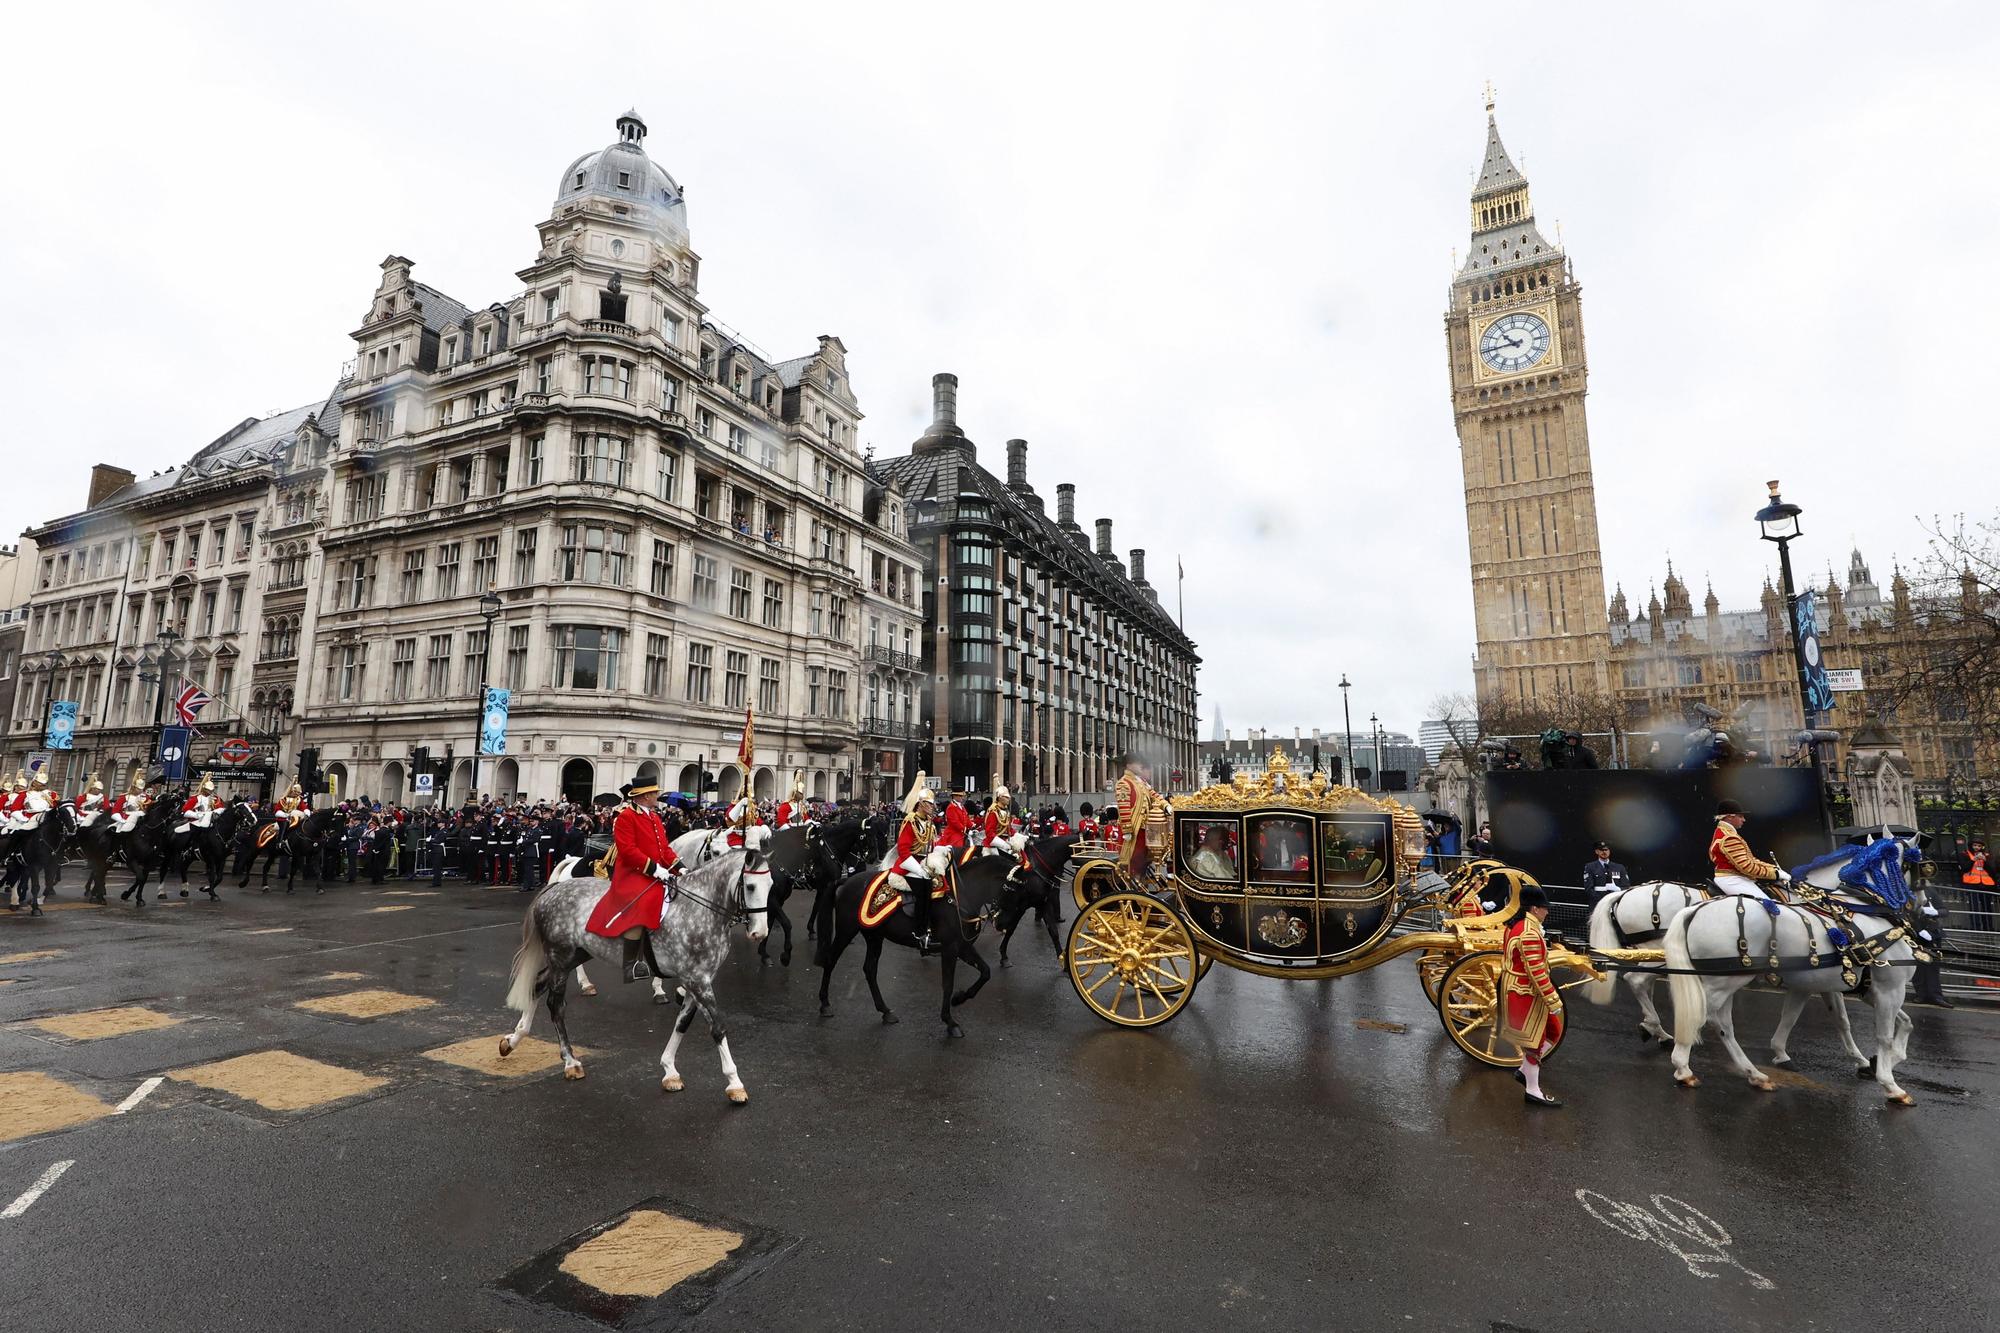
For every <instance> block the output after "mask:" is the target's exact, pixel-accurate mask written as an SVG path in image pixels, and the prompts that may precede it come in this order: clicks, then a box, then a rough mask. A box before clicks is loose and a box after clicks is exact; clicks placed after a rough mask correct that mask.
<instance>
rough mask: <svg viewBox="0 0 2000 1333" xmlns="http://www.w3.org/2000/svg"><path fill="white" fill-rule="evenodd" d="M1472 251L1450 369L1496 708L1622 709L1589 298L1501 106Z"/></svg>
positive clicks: (1479, 616)
mask: <svg viewBox="0 0 2000 1333" xmlns="http://www.w3.org/2000/svg"><path fill="white" fill-rule="evenodd" d="M1486 113H1487V114H1486V151H1485V156H1484V157H1483V158H1482V159H1481V162H1480V168H1479V174H1478V177H1477V179H1476V180H1475V181H1474V182H1473V187H1472V200H1471V224H1472V243H1471V246H1470V248H1469V250H1468V251H1467V253H1466V259H1465V262H1464V264H1462V265H1460V266H1459V268H1458V272H1457V275H1456V277H1455V278H1454V279H1453V281H1452V284H1451V294H1450V308H1449V309H1448V310H1447V311H1446V312H1445V319H1444V325H1445V355H1446V362H1447V364H1448V365H1449V367H1450V370H1451V400H1452V417H1453V420H1454V422H1455V424H1456V426H1457V430H1458V442H1459V457H1460V462H1461V465H1462V468H1463V472H1464V479H1465V521H1466V529H1467V534H1468V537H1469V539H1470V545H1471V557H1472V603H1473V614H1474V617H1475V623H1476V633H1477V641H1478V645H1479V648H1478V659H1477V662H1476V663H1475V666H1474V680H1475V685H1476V687H1477V690H1478V693H1479V695H1480V697H1481V698H1490V697H1495V696H1503V697H1505V698H1507V699H1510V700H1515V701H1519V702H1522V703H1527V704H1534V703H1536V702H1543V703H1554V702H1557V701H1558V700H1560V699H1562V698H1563V697H1564V696H1577V695H1597V696H1602V695H1607V694H1609V692H1610V691H1609V688H1608V687H1609V681H1608V680H1607V677H1606V659H1607V658H1608V656H1609V654H1610V646H1611V644H1610V636H1609V633H1608V631H1607V628H1606V623H1605V601H1604V562H1603V557H1602V556H1601V554H1600V553H1599V549H1598V538H1597V499H1596V493H1595V490H1594V488H1593V485H1592V481H1591V471H1590V427H1589V424H1588V422H1587V421H1586V420H1585V417H1584V409H1583V398H1584V389H1585V382H1586V378H1587V375H1588V364H1587V362H1586V360H1585V357H1584V342H1583V306H1582V299H1581V298H1582V289H1581V288H1580V287H1579V286H1578V285H1577V282H1576V278H1575V274H1574V273H1573V272H1572V271H1571V269H1570V265H1569V261H1568V259H1567V258H1566V257H1565V256H1564V254H1563V252H1562V250H1561V249H1560V248H1559V247H1557V246H1556V245H1554V244H1551V243H1550V241H1549V240H1548V238H1547V237H1545V236H1544V235H1543V234H1542V232H1541V230H1540V228H1539V227H1537V226H1536V224H1535V210H1534V205H1533V203H1532V201H1531V199H1530V197H1529V194H1528V179H1527V177H1526V176H1524V175H1522V174H1521V171H1520V170H1519V168H1517V167H1516V166H1515V165H1514V161H1513V159H1512V158H1511V157H1509V156H1508V154H1507V148H1506V145H1504V144H1503V143H1502V142H1501V141H1500V127H1499V123H1498V121H1497V120H1496V119H1495V118H1494V115H1493V93H1492V88H1491V86H1490V85H1489V86H1488V88H1487V93H1486Z"/></svg>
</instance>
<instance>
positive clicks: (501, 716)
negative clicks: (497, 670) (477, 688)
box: [479, 685, 514, 754]
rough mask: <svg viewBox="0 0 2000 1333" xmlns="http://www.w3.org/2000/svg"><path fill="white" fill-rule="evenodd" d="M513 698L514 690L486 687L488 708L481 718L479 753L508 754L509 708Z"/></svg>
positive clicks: (481, 713)
mask: <svg viewBox="0 0 2000 1333" xmlns="http://www.w3.org/2000/svg"><path fill="white" fill-rule="evenodd" d="M513 698H514V692H513V691H512V690H503V689H500V688H498V687H496V686H492V685H489V686H487V687H486V706H485V708H484V709H482V710H481V712H480V717H479V753H481V754H505V753H507V708H508V705H509V704H510V703H511V702H512V701H513Z"/></svg>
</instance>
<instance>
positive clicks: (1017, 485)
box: [1007, 440, 1028, 491]
mask: <svg viewBox="0 0 2000 1333" xmlns="http://www.w3.org/2000/svg"><path fill="white" fill-rule="evenodd" d="M1007 489H1008V490H1010V491H1025V490H1027V489H1028V442H1027V441H1026V440H1009V441H1007Z"/></svg>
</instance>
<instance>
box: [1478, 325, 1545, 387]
mask: <svg viewBox="0 0 2000 1333" xmlns="http://www.w3.org/2000/svg"><path fill="white" fill-rule="evenodd" d="M1548 354H1549V326H1548V322H1547V321H1546V320H1544V319H1543V318H1542V317H1541V316H1540V315H1534V314H1529V313H1528V312H1526V311H1516V312H1515V313H1514V314H1511V315H1502V316H1501V317H1500V318H1498V319H1496V320H1494V321H1493V322H1492V323H1491V324H1488V325H1487V326H1486V331H1485V332H1483V333H1481V334H1480V335H1479V359H1480V360H1482V361H1484V362H1485V363H1486V366H1487V368H1488V369H1489V370H1492V371H1494V372H1495V373H1496V374H1501V375H1511V374H1513V373H1514V372H1515V371H1517V370H1526V369H1527V368H1528V367H1529V366H1532V365H1534V364H1535V363H1536V362H1537V361H1540V360H1541V359H1542V358H1543V357H1545V356H1547V355H1548Z"/></svg>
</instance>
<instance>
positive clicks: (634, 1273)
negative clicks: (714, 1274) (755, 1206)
mask: <svg viewBox="0 0 2000 1333" xmlns="http://www.w3.org/2000/svg"><path fill="white" fill-rule="evenodd" d="M742 1243H743V1237H742V1236H741V1235H739V1234H738V1233H736V1232H734V1231H723V1230H721V1229H720V1228H717V1227H705V1226H702V1225H701V1224H700V1223H698V1222H690V1221H688V1220H687V1219H686V1218H681V1217H670V1216H668V1215H667V1214H666V1213H658V1212H652V1211H650V1210H649V1211H646V1212H638V1213H633V1214H632V1215H631V1216H630V1217H627V1218H626V1219H625V1220H624V1221H623V1222H620V1223H619V1224H618V1225H617V1226H615V1227H612V1228H611V1229H610V1230H608V1231H605V1232H602V1233H601V1234H599V1235H596V1236H592V1237H591V1238H590V1239H589V1240H587V1241H585V1242H584V1243H583V1244H581V1245H579V1246H577V1247H576V1248H575V1249H574V1250H571V1251H570V1252H569V1254H568V1255H567V1256H566V1257H564V1259H563V1261H562V1271H563V1272H565V1273H567V1274H569V1275H570V1276H571V1277H573V1278H575V1279H576V1280H577V1281H579V1282H582V1283H586V1284H587V1285H589V1286H592V1287H595V1288H597V1290H599V1291H601V1292H604V1293H605V1294H606V1295H608V1296H643V1297H648V1298H650V1297H654V1296H659V1295H662V1294H664V1293H665V1292H666V1291H668V1290H669V1289H671V1288H672V1287H673V1286H674V1285H675V1284H676V1283H679V1282H681V1281H684V1280H685V1279H687V1278H691V1277H693V1276H695V1275H696V1274H697V1273H705V1272H707V1271H708V1270H709V1269H711V1268H713V1267H715V1266H716V1265H717V1264H719V1263H721V1262H722V1261H723V1260H724V1259H726V1258H728V1257H729V1256H730V1254H731V1253H733V1252H734V1251H735V1249H736V1247H737V1246H739V1245H741V1244H742Z"/></svg>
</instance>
